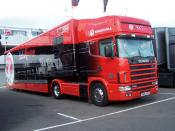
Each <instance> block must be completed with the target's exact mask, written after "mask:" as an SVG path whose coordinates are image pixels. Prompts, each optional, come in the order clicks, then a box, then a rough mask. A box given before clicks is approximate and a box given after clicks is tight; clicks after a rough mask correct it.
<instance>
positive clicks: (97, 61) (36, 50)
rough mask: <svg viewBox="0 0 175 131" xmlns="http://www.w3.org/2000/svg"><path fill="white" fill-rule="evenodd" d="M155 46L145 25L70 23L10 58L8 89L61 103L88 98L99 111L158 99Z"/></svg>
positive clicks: (130, 21)
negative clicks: (43, 95) (117, 104)
mask: <svg viewBox="0 0 175 131" xmlns="http://www.w3.org/2000/svg"><path fill="white" fill-rule="evenodd" d="M152 40H153V33H152V28H151V25H150V23H149V22H148V21H145V20H141V19H137V18H131V17H124V16H105V17H101V18H96V19H80V20H77V19H71V20H69V21H67V22H65V23H63V24H61V25H59V26H57V27H55V28H54V29H51V30H50V31H48V32H46V33H43V34H41V35H40V36H38V37H36V38H34V39H32V40H30V41H27V42H25V43H23V44H21V45H19V46H17V47H15V48H13V49H11V50H9V51H7V52H6V54H7V58H6V59H11V62H10V61H8V60H7V61H6V77H7V84H8V86H9V87H10V88H15V89H22V90H30V91H36V92H44V93H51V94H52V95H53V96H54V97H55V98H57V99H59V98H61V97H62V95H73V96H78V97H88V100H89V101H90V102H92V103H94V104H95V105H97V106H104V105H107V104H108V102H109V101H126V100H132V99H137V98H141V97H143V96H148V95H152V94H156V93H157V92H158V86H157V61H156V58H155V54H154V49H153V42H152ZM13 74H14V75H13Z"/></svg>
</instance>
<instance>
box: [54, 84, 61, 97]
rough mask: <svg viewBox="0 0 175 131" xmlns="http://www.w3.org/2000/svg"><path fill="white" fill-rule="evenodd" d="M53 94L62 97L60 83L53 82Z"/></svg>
mask: <svg viewBox="0 0 175 131" xmlns="http://www.w3.org/2000/svg"><path fill="white" fill-rule="evenodd" d="M52 95H53V97H55V98H56V99H60V98H61V91H60V86H59V84H58V83H53V84H52Z"/></svg>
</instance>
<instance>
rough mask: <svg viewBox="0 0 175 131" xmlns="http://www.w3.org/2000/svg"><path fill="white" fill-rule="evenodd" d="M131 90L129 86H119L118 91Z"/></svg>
mask: <svg viewBox="0 0 175 131" xmlns="http://www.w3.org/2000/svg"><path fill="white" fill-rule="evenodd" d="M130 90H131V86H120V87H119V91H130Z"/></svg>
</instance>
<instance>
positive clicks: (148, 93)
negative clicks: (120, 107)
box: [141, 91, 150, 96]
mask: <svg viewBox="0 0 175 131" xmlns="http://www.w3.org/2000/svg"><path fill="white" fill-rule="evenodd" d="M148 95H150V92H149V91H147V92H141V96H148Z"/></svg>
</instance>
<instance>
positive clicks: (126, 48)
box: [117, 38, 154, 58]
mask: <svg viewBox="0 0 175 131" xmlns="http://www.w3.org/2000/svg"><path fill="white" fill-rule="evenodd" d="M117 44H118V55H119V57H127V58H131V57H135V56H141V57H149V56H154V49H153V43H152V40H150V39H129V38H117Z"/></svg>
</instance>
